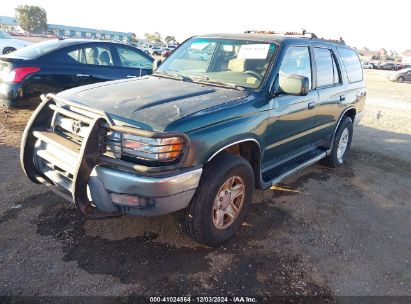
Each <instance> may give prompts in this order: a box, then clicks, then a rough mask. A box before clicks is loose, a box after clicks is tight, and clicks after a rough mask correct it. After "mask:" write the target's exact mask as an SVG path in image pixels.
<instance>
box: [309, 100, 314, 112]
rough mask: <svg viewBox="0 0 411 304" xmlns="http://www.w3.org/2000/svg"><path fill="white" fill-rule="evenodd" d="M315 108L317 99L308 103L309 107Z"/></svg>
mask: <svg viewBox="0 0 411 304" xmlns="http://www.w3.org/2000/svg"><path fill="white" fill-rule="evenodd" d="M314 108H315V101H312V102H310V103H309V104H308V109H309V110H311V109H314Z"/></svg>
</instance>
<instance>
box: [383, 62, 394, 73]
mask: <svg viewBox="0 0 411 304" xmlns="http://www.w3.org/2000/svg"><path fill="white" fill-rule="evenodd" d="M379 69H380V70H389V71H396V70H397V69H398V64H395V63H392V62H387V63H384V64H381V65H380V66H379Z"/></svg>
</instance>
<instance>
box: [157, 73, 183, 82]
mask: <svg viewBox="0 0 411 304" xmlns="http://www.w3.org/2000/svg"><path fill="white" fill-rule="evenodd" d="M153 75H154V76H160V77H166V78H171V79H177V80H181V81H190V78H188V77H185V76H183V75H180V74H178V73H173V72H169V71H160V72H157V71H156V72H154V74H153Z"/></svg>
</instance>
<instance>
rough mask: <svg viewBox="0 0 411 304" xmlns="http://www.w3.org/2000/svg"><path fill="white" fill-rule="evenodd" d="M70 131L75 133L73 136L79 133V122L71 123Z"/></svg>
mask: <svg viewBox="0 0 411 304" xmlns="http://www.w3.org/2000/svg"><path fill="white" fill-rule="evenodd" d="M71 130H72V131H73V133H75V134H78V133H80V130H81V122H79V121H73V123H72V124H71Z"/></svg>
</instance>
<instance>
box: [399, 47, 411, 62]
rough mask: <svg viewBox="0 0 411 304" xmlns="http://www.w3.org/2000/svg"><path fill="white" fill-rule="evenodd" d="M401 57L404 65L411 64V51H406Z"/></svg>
mask: <svg viewBox="0 0 411 304" xmlns="http://www.w3.org/2000/svg"><path fill="white" fill-rule="evenodd" d="M401 56H402V64H411V50H406V51H405V52H404V53H402V54H401Z"/></svg>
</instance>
